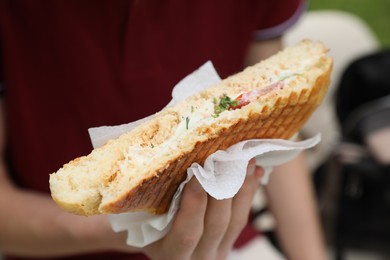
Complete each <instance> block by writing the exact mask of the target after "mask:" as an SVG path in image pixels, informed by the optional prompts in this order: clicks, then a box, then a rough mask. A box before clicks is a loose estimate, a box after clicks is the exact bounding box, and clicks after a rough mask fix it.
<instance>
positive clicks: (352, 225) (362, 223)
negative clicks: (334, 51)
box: [315, 51, 390, 260]
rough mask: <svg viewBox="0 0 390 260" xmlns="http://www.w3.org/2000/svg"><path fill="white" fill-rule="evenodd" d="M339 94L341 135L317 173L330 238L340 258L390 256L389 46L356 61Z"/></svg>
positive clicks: (341, 85) (347, 73) (348, 68)
mask: <svg viewBox="0 0 390 260" xmlns="http://www.w3.org/2000/svg"><path fill="white" fill-rule="evenodd" d="M335 99H336V115H337V117H338V120H339V123H340V129H341V132H342V133H341V140H340V143H339V145H337V147H336V148H335V149H334V151H333V153H332V154H331V156H330V157H329V158H328V160H327V161H326V162H325V163H324V165H322V166H321V167H320V168H319V169H318V170H317V172H316V174H315V181H316V183H317V187H318V188H317V190H318V192H319V201H320V206H321V209H322V214H323V220H324V226H325V230H326V235H327V238H328V241H329V243H330V244H331V245H332V247H333V248H334V249H335V255H336V259H338V260H341V259H345V258H344V256H343V255H344V252H346V251H347V250H348V249H355V250H356V249H358V250H360V249H363V250H371V251H377V252H381V253H387V254H388V255H390V254H389V253H390V51H380V52H379V53H375V54H372V55H368V56H365V57H362V58H359V59H358V60H355V61H354V62H352V63H351V64H350V65H349V66H348V67H347V69H346V70H345V72H344V74H343V75H342V78H341V80H340V84H339V85H338V87H337V90H336V96H335ZM389 259H390V258H389Z"/></svg>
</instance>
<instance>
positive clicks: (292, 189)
mask: <svg viewBox="0 0 390 260" xmlns="http://www.w3.org/2000/svg"><path fill="white" fill-rule="evenodd" d="M304 165H305V161H304V157H303V156H302V155H301V156H299V157H298V158H297V159H295V160H293V161H291V162H289V163H287V164H286V165H283V166H279V167H277V168H275V170H274V172H273V173H272V175H271V179H270V183H269V184H268V185H267V186H266V188H265V189H266V194H267V197H268V201H269V205H270V208H271V211H272V213H273V214H274V216H275V219H276V223H277V224H276V225H277V227H276V228H277V230H276V231H277V234H278V238H279V241H280V243H281V246H282V248H283V250H284V251H285V253H286V255H287V256H288V259H291V260H295V259H299V260H305V259H307V260H310V259H317V260H321V259H326V257H325V251H326V250H325V245H324V241H323V236H322V229H321V225H320V222H319V217H318V210H317V206H316V202H315V197H314V192H313V188H312V186H311V180H310V175H309V173H308V171H307V170H306V168H305V167H304Z"/></svg>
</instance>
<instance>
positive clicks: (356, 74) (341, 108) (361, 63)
mask: <svg viewBox="0 0 390 260" xmlns="http://www.w3.org/2000/svg"><path fill="white" fill-rule="evenodd" d="M389 95H390V50H381V51H378V52H376V53H373V54H370V55H367V56H363V57H360V58H358V59H357V60H355V61H353V62H352V63H351V64H350V65H349V66H348V67H347V68H346V70H345V71H344V73H343V75H342V77H341V80H340V83H339V85H338V86H337V90H336V96H335V101H336V114H337V117H338V120H339V123H340V125H341V128H342V130H345V128H346V127H350V125H346V124H348V123H350V117H351V116H355V117H356V116H358V115H357V112H361V115H362V116H367V114H364V111H367V109H368V108H367V107H364V108H363V109H362V107H363V106H365V105H366V106H367V104H371V105H373V106H375V101H376V100H379V99H382V98H383V97H386V96H389ZM389 106H390V105H389ZM359 109H360V111H359ZM355 119H356V118H355ZM349 130H350V129H349ZM343 133H344V135H346V134H347V133H349V132H348V131H347V132H345V131H343ZM344 137H346V138H347V139H350V140H352V141H358V142H361V140H359V137H357V136H344Z"/></svg>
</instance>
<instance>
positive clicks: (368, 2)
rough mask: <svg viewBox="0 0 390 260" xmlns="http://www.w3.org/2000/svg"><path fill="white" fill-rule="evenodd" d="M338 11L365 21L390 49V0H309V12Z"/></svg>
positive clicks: (383, 44) (384, 45)
mask: <svg viewBox="0 0 390 260" xmlns="http://www.w3.org/2000/svg"><path fill="white" fill-rule="evenodd" d="M323 9H337V10H342V11H346V12H350V13H352V14H355V15H357V16H359V17H360V18H361V19H363V20H364V21H365V22H366V23H367V24H368V26H369V27H371V29H372V30H373V32H374V33H375V34H376V36H377V37H378V40H379V41H380V43H381V45H382V46H383V47H387V48H389V47H390V0H309V10H323Z"/></svg>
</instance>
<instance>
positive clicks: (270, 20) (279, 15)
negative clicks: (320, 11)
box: [254, 0, 307, 40]
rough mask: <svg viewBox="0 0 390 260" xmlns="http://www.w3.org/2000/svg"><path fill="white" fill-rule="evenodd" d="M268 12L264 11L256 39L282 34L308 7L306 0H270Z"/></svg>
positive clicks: (256, 32) (270, 37) (265, 38)
mask: <svg viewBox="0 0 390 260" xmlns="http://www.w3.org/2000/svg"><path fill="white" fill-rule="evenodd" d="M268 3H269V4H268V6H267V8H268V9H267V12H266V13H263V15H262V17H261V19H259V20H260V21H259V24H258V26H257V30H256V31H255V33H254V38H255V40H267V39H272V38H276V37H279V36H282V35H283V33H284V32H285V31H287V30H288V29H289V28H290V27H292V26H293V25H294V24H295V23H296V22H297V21H298V20H299V18H300V17H301V16H302V14H303V13H304V12H305V11H306V9H307V2H306V1H305V0H273V1H269V2H268Z"/></svg>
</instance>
